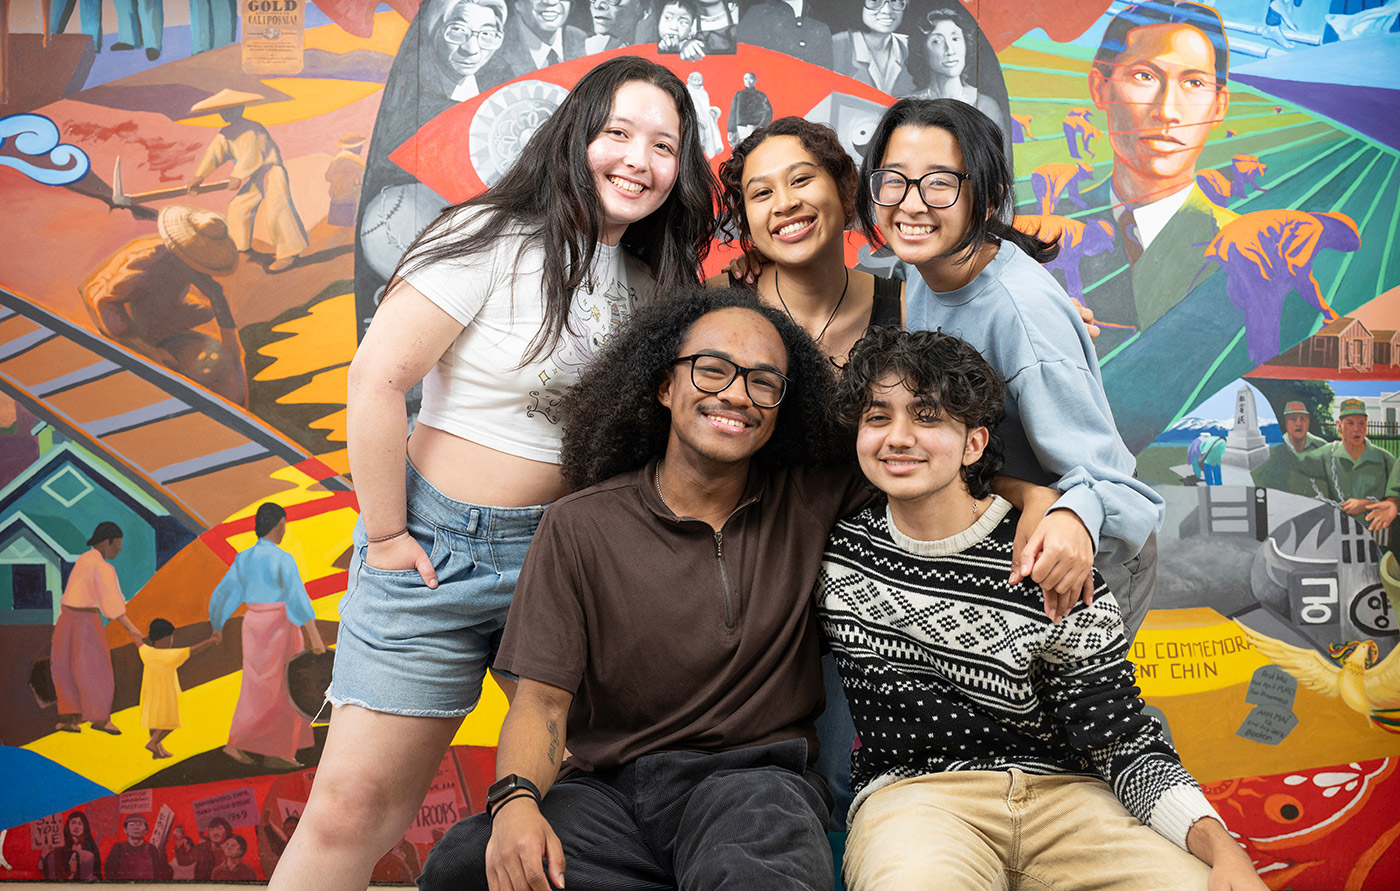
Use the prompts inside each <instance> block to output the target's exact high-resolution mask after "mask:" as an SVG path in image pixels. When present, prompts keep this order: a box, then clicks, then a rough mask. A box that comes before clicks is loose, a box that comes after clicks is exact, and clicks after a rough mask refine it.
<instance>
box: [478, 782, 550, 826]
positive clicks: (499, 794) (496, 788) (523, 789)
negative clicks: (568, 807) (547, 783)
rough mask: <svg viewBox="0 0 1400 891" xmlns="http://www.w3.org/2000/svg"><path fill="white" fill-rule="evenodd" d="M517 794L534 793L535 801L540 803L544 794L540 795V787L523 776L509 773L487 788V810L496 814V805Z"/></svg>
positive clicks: (493, 814)
mask: <svg viewBox="0 0 1400 891" xmlns="http://www.w3.org/2000/svg"><path fill="white" fill-rule="evenodd" d="M517 795H532V796H534V798H535V803H536V804H539V803H540V800H541V798H542V797H543V796H541V795H540V790H539V787H538V786H536V785H535V784H534V783H532V782H530V781H529V780H527V779H525V778H524V777H522V776H516V775H515V774H513V773H512V774H507V775H506V776H503V777H501V778H500V779H499V780H497V781H496V782H494V783H492V784H491V788H489V789H487V790H486V812H487V813H488V814H491V815H492V816H495V809H496V805H498V804H503V803H505V801H506V799H508V798H513V797H515V796H517Z"/></svg>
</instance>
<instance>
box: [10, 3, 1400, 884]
mask: <svg viewBox="0 0 1400 891" xmlns="http://www.w3.org/2000/svg"><path fill="white" fill-rule="evenodd" d="M1124 9H1125V4H1123V3H1120V2H1116V0H1115V2H1111V3H1110V2H1108V0H1061V2H1050V0H1032V2H1010V0H968V2H966V3H964V4H962V5H958V4H957V3H953V2H946V3H943V2H938V3H935V2H933V0H864V2H861V0H815V2H814V0H806V2H802V0H791V2H785V0H746V2H738V3H735V2H695V0H679V2H677V0H670V2H667V0H593V2H591V3H585V2H583V0H572V2H569V0H563V2H560V0H421V2H420V0H392V2H389V3H387V4H377V3H376V2H375V0H312V2H302V0H189V2H188V3H186V2H184V0H140V2H135V0H118V2H117V3H116V4H115V6H113V5H112V4H110V3H104V2H102V0H81V2H75V0H53V2H48V0H45V2H43V3H40V2H39V0H18V2H15V3H7V4H3V5H0V15H5V14H7V15H8V21H7V22H6V23H5V25H6V27H4V28H0V78H2V79H0V202H3V209H4V212H3V213H0V244H3V245H4V249H3V251H0V653H3V654H4V655H3V657H0V715H3V718H0V743H3V745H0V782H3V785H4V788H5V793H4V795H3V796H0V829H4V831H3V845H2V846H0V878H4V879H16V880H22V879H37V878H50V879H67V878H78V879H88V878H100V879H103V880H108V881H112V880H122V879H128V878H141V877H147V878H174V879H183V880H199V879H210V878H213V879H254V878H261V877H265V876H267V875H268V874H269V873H270V871H271V870H272V868H273V866H274V865H275V864H276V862H277V858H278V856H279V854H280V852H281V851H282V850H283V849H284V847H285V845H286V842H287V838H288V837H289V836H290V835H291V834H292V833H293V832H295V830H296V824H297V819H298V815H299V814H300V812H301V809H302V808H303V806H304V803H305V801H306V798H307V790H308V789H309V787H310V783H311V781H312V778H313V776H314V774H315V765H316V763H317V759H318V756H319V753H320V747H321V744H322V742H323V740H324V728H323V726H321V725H320V724H319V723H317V720H318V718H323V717H324V715H320V714H318V713H319V711H320V691H321V690H322V689H323V688H324V684H325V679H326V677H327V673H328V671H329V660H330V659H331V658H332V657H333V652H334V643H335V631H336V622H337V612H336V604H337V600H338V598H339V595H340V594H341V593H343V591H344V589H345V581H346V567H347V566H348V560H349V554H348V548H349V542H350V530H351V527H352V525H353V524H354V521H355V517H356V501H355V496H354V492H353V489H352V487H351V485H350V482H349V480H348V479H347V478H346V474H347V471H348V468H347V463H346V456H345V404H344V402H345V389H346V370H347V366H348V363H349V361H350V359H351V356H352V354H353V352H354V349H355V344H356V342H357V337H358V335H359V333H360V332H361V331H362V330H363V327H364V325H365V324H366V321H367V320H368V318H369V317H370V316H371V315H372V314H373V312H374V307H375V306H376V303H377V301H378V300H379V299H380V297H381V296H382V290H383V287H384V284H385V282H386V280H387V278H388V276H389V275H390V274H391V273H392V270H393V267H394V265H395V262H396V261H397V259H398V257H399V255H400V254H401V253H402V251H403V250H404V248H405V247H406V246H407V245H408V243H409V242H410V241H411V240H412V239H413V237H414V236H415V235H416V233H417V232H418V231H420V230H421V229H422V227H423V226H425V225H426V224H427V223H428V221H429V220H430V219H431V218H432V217H433V216H434V215H435V214H436V212H437V210H438V209H439V208H441V207H442V206H443V205H445V204H447V203H450V202H455V201H459V200H462V199H464V198H466V197H469V196H470V195H472V194H474V193H475V192H477V191H479V190H480V189H481V188H483V186H488V185H490V184H492V183H493V182H495V181H496V179H497V178H498V177H499V176H500V175H501V173H502V171H503V170H504V169H506V167H508V166H509V164H510V163H511V160H512V159H513V158H514V156H515V153H516V152H517V151H518V149H519V147H520V146H521V145H523V143H524V142H525V141H526V140H527V139H528V138H529V136H530V134H531V133H532V132H533V130H534V128H535V127H536V126H537V125H538V123H539V122H540V121H541V120H543V119H544V118H545V117H546V116H547V115H548V114H549V113H550V112H551V111H552V110H553V109H554V108H555V107H556V106H557V105H558V103H559V101H560V99H561V97H562V96H564V95H565V93H566V92H567V90H568V89H569V88H570V87H571V85H572V84H573V83H575V82H576V81H577V80H578V78H579V77H580V76H581V75H582V74H583V73H584V72H585V71H587V70H588V69H589V68H590V67H592V66H593V65H594V64H596V63H597V62H598V61H600V60H602V59H605V58H608V57H611V56H613V55H617V54H622V53H634V54H638V55H642V56H646V57H648V58H653V59H657V60H659V61H661V62H662V63H663V64H665V65H667V66H668V67H670V68H672V69H673V70H674V71H675V72H676V73H677V74H679V75H680V76H681V77H682V78H684V79H685V80H686V81H687V83H688V84H689V87H690V93H691V96H692V98H693V99H694V102H695V106H696V110H697V112H698V114H699V116H700V119H701V121H702V123H703V129H704V131H705V139H704V144H705V149H706V154H707V155H709V156H710V158H711V161H712V163H714V164H716V165H717V164H718V163H719V162H720V161H722V160H723V159H724V158H725V157H726V156H727V154H728V152H729V148H730V146H731V145H732V144H734V143H735V142H737V141H738V140H739V139H742V138H743V136H744V135H746V134H747V133H748V132H749V131H750V130H751V129H752V128H753V127H755V126H759V125H762V124H763V123H765V122H766V121H767V120H768V119H770V118H771V117H772V116H781V115H787V114H797V115H803V116H806V117H808V118H811V119H813V120H819V121H823V122H827V123H829V124H831V126H833V127H834V128H835V129H836V130H837V131H838V133H839V134H840V135H841V138H842V141H843V143H844V144H845V146H846V147H847V149H848V150H849V151H850V152H851V154H852V155H853V156H855V157H856V158H857V160H859V158H860V156H861V153H862V152H863V150H864V148H865V147H866V144H867V140H868V138H869V134H870V132H871V130H872V127H873V125H874V122H875V121H876V119H877V118H878V116H879V115H880V113H881V110H882V108H883V107H884V106H886V105H887V104H888V103H889V102H890V101H891V100H892V97H899V96H905V95H923V96H951V97H954V98H963V99H965V100H966V101H971V102H974V103H975V104H976V105H977V106H978V107H980V108H982V109H983V110H985V111H987V112H988V113H989V114H990V115H991V116H993V117H994V118H996V119H997V120H998V121H999V123H1000V124H1001V125H1002V127H1003V130H1004V132H1005V133H1006V137H1007V147H1008V149H1009V150H1010V151H1011V152H1012V154H1013V159H1014V165H1015V171H1016V176H1017V186H1018V194H1017V198H1018V214H1019V215H1020V216H1021V219H1020V221H1019V224H1020V225H1022V226H1023V227H1026V228H1028V229H1038V230H1039V231H1041V232H1042V233H1045V232H1053V233H1058V234H1059V236H1060V238H1061V244H1062V249H1061V252H1060V255H1059V257H1058V258H1057V259H1056V260H1055V261H1054V262H1053V264H1052V267H1051V268H1052V269H1053V270H1054V272H1055V275H1056V276H1057V277H1058V278H1060V279H1061V280H1062V281H1063V283H1064V284H1065V286H1066V288H1067V290H1068V291H1069V293H1070V294H1071V296H1072V297H1073V298H1074V299H1075V300H1077V301H1080V302H1081V303H1083V304H1084V305H1087V306H1089V307H1091V308H1093V310H1094V312H1095V314H1096V315H1097V317H1098V319H1099V320H1100V322H1101V324H1102V325H1103V328H1104V334H1103V336H1102V337H1100V338H1099V340H1098V341H1097V347H1098V349H1099V357H1100V362H1101V367H1102V370H1103V377H1104V382H1105V386H1106V388H1107V390H1108V393H1109V397H1110V400H1111V402H1112V405H1113V410H1114V414H1115V417H1116V419H1117V421H1118V424H1119V426H1120V429H1121V432H1122V434H1123V438H1124V440H1125V441H1126V442H1128V443H1129V445H1130V447H1131V448H1132V450H1133V451H1134V452H1135V453H1136V454H1137V455H1138V460H1139V474H1140V476H1141V477H1142V478H1143V479H1145V480H1147V481H1149V482H1150V483H1151V484H1152V485H1153V486H1154V487H1156V488H1157V489H1158V490H1159V491H1160V492H1161V493H1162V495H1163V497H1164V498H1165V499H1166V502H1167V506H1168V510H1167V520H1166V526H1165V528H1164V529H1163V531H1162V533H1161V536H1160V568H1159V575H1158V581H1157V592H1156V600H1155V604H1154V605H1155V609H1154V611H1153V612H1152V613H1151V615H1150V616H1149V619H1148V622H1147V624H1146V626H1145V627H1144V628H1143V630H1142V632H1141V633H1140V634H1139V635H1138V637H1137V640H1136V642H1135V644H1134V647H1133V654H1132V655H1133V659H1134V661H1135V662H1136V664H1137V667H1138V675H1139V681H1140V684H1141V687H1142V690H1143V693H1144V695H1145V697H1146V699H1147V701H1148V703H1149V705H1150V706H1151V707H1152V708H1153V709H1155V710H1156V712H1157V713H1158V714H1159V715H1160V717H1161V718H1162V720H1163V721H1164V723H1165V724H1166V726H1167V728H1168V731H1169V733H1170V735H1171V737H1172V738H1173V740H1174V742H1175V744H1176V746H1177V747H1178V749H1179V750H1180V752H1181V754H1182V757H1183V760H1184V761H1185V763H1186V765H1187V767H1188V768H1189V769H1190V770H1191V771H1192V772H1193V773H1194V774H1195V775H1196V776H1197V777H1198V778H1199V779H1200V780H1201V781H1202V783H1203V785H1204V786H1205V788H1206V790H1207V793H1208V794H1209V795H1210V797H1211V798H1212V800H1213V801H1214V802H1215V804H1216V806H1217V808H1218V809H1219V810H1220V812H1221V814H1222V815H1223V816H1224V818H1225V820H1226V822H1227V823H1228V825H1229V827H1230V829H1231V830H1232V831H1233V832H1234V833H1235V834H1236V835H1237V836H1238V837H1239V839H1240V841H1241V843H1242V844H1244V845H1245V846H1246V847H1247V849H1248V851H1249V853H1250V855H1251V856H1252V857H1253V858H1254V862H1255V865H1256V866H1257V867H1258V868H1259V870H1260V872H1261V874H1262V875H1263V876H1264V877H1265V879H1266V880H1267V882H1268V884H1269V885H1270V887H1273V888H1298V889H1341V888H1344V889H1385V888H1390V889H1393V888H1397V887H1400V838H1398V837H1400V826H1397V824H1396V822H1395V818H1394V812H1395V805H1396V803H1397V802H1400V770H1397V760H1400V735H1397V733H1400V700H1397V699H1396V698H1395V690H1396V689H1397V686H1400V681H1397V676H1398V675H1400V656H1396V655H1394V654H1395V652H1396V642H1397V640H1400V633H1397V624H1396V623H1397V612H1400V566H1398V565H1397V562H1396V555H1395V549H1394V546H1393V544H1392V540H1391V537H1390V536H1391V530H1390V529H1386V528H1382V527H1384V526H1385V525H1386V523H1387V522H1388V521H1389V519H1393V518H1394V516H1395V509H1394V507H1393V506H1391V507H1387V506H1386V505H1387V502H1385V501H1383V500H1381V499H1384V498H1386V496H1387V495H1388V496H1390V497H1391V498H1392V499H1393V498H1395V497H1396V496H1400V473H1398V472H1397V471H1395V470H1394V469H1393V468H1394V465H1395V455H1396V454H1397V452H1400V418H1397V412H1400V392H1397V391H1400V260H1397V259H1396V257H1397V256H1400V249H1397V245H1396V243H1395V242H1396V232H1397V228H1398V227H1400V200H1398V199H1400V6H1397V4H1396V3H1395V2H1394V0H1218V2H1217V3H1216V5H1215V6H1214V7H1213V9H1214V14H1212V13H1211V12H1210V10H1205V11H1204V12H1202V11H1201V10H1199V9H1197V10H1194V11H1193V9H1192V8H1190V7H1187V8H1184V12H1179V15H1181V16H1185V18H1184V19H1182V22H1183V23H1179V24H1178V25H1177V26H1175V27H1172V28H1167V29H1158V30H1157V31H1156V32H1154V34H1156V35H1157V38H1158V39H1155V40H1154V41H1143V40H1139V39H1137V38H1132V39H1127V38H1125V36H1124V33H1123V31H1124V29H1123V28H1122V27H1119V26H1117V25H1114V24H1113V20H1114V18H1115V16H1117V15H1118V14H1119V13H1120V12H1123V11H1124ZM1182 72H1187V74H1182ZM1158 195H1166V196H1167V197H1164V198H1160V199H1159V198H1157V197H1155V196H1158ZM1129 205H1131V206H1133V207H1135V208H1137V209H1136V210H1135V211H1133V212H1129V211H1127V209H1126V208H1127V207H1128V206H1129ZM849 252H850V258H851V260H852V261H859V262H860V263H861V264H862V265H864V266H865V267H866V268H869V269H871V270H872V271H877V272H878V271H887V270H888V269H889V268H890V265H891V263H890V258H889V257H888V256H885V255H882V254H881V253H879V252H875V253H872V252H871V250H870V248H869V246H868V245H864V244H863V243H859V242H858V241H857V239H855V237H854V236H853V237H852V239H851V241H850V243H849ZM730 255H732V252H731V251H725V250H720V251H717V252H716V254H715V255H714V257H712V260H711V266H712V268H711V269H710V270H708V271H710V272H713V271H714V270H715V268H717V267H718V265H719V264H721V263H722V262H724V259H725V258H726V257H728V256H730ZM268 501H271V502H275V503H277V504H279V505H282V506H283V507H284V508H285V509H286V512H287V518H288V525H287V527H286V532H285V535H284V536H283V538H282V540H281V542H280V545H279V546H280V547H282V548H283V549H284V550H286V551H287V552H289V553H290V554H291V555H292V556H293V557H294V558H295V560H296V563H297V566H298V568H299V570H300V575H301V579H302V581H303V582H304V584H305V589H306V595H307V596H306V597H305V598H301V597H300V595H299V594H297V595H296V596H294V597H291V598H289V599H288V601H287V604H286V606H285V615H286V616H287V618H288V619H290V621H291V625H290V626H288V627H289V628H291V629H292V631H291V632H289V633H290V635H291V636H290V637H289V636H288V634H281V635H280V636H278V635H277V634H274V633H273V632H272V631H271V630H269V628H270V626H269V625H268V623H267V619H266V613H265V612H264V611H262V610H259V609H254V610H251V611H250V610H249V609H248V608H247V607H246V606H243V605H240V604H241V598H242V594H241V592H240V591H238V590H236V586H231V585H230V584H225V585H223V586H221V585H220V582H221V580H222V579H224V577H225V574H226V573H227V572H228V570H229V567H230V565H231V563H232V562H233V560H234V557H235V556H236V555H237V554H238V553H239V552H240V551H243V550H245V549H247V548H249V547H251V546H252V545H253V543H254V541H255V532H254V513H255V511H256V509H257V507H258V505H259V504H262V503H264V502H268ZM1394 503H1395V502H1394V501H1391V502H1389V504H1391V505H1393V504H1394ZM104 523H115V524H116V525H117V527H119V529H120V542H121V544H120V547H119V548H117V549H116V553H112V552H111V551H112V547H111V545H110V542H111V538H110V536H109V537H108V538H107V539H103V540H98V539H100V529H99V527H100V525H101V524H104ZM95 532H97V533H99V535H94V533H95ZM94 540H96V543H95V544H93V542H94ZM68 594H71V595H72V600H71V601H67V600H66V601H65V602H70V603H73V604H77V606H75V607H73V608H72V609H69V608H60V598H66V597H67V596H68ZM278 615H279V616H281V615H282V614H281V613H280V612H279V613H278ZM119 616H121V617H124V621H123V619H121V618H118V617H119ZM279 621H281V620H280V619H279ZM284 624H285V622H284ZM298 625H300V626H301V628H300V629H297V628H296V627H295V626H298ZM166 628H168V629H170V631H168V632H166V631H165V629H166ZM153 629H154V630H153ZM245 629H246V630H245ZM156 631H160V632H162V634H163V636H161V635H158V634H156V633H155V632H156ZM141 638H158V639H157V640H155V641H154V643H153V645H151V644H143V645H140V646H138V641H139V640H140V639H141ZM211 640H212V641H213V642H212V643H209V644H205V642H206V641H211ZM289 642H290V643H289ZM328 647H329V651H327V648H328ZM186 648H188V652H186ZM1386 679H1388V680H1386ZM504 709H505V702H504V698H503V697H502V696H501V695H500V694H499V691H496V690H495V689H494V688H492V690H491V691H490V692H489V693H488V694H487V695H486V697H485V698H484V699H483V702H482V705H481V706H480V707H479V708H478V710H477V711H476V712H475V713H474V714H473V715H472V716H470V717H469V718H468V719H467V720H466V721H465V722H464V724H463V726H462V729H461V731H460V733H459V734H458V737H457V739H456V740H455V743H456V744H455V745H454V747H453V748H452V750H451V751H450V752H449V754H448V756H447V758H446V759H445V760H444V761H443V763H442V767H441V771H440V774H439V777H438V781H437V782H436V783H435V784H434V786H433V790H432V791H431V793H430V794H429V796H428V799H427V801H425V802H424V805H423V808H422V810H421V812H420V815H419V819H418V821H417V822H416V824H415V825H414V827H413V828H412V830H411V831H410V832H409V833H408V834H407V835H406V836H405V837H404V839H403V842H402V843H401V844H399V845H398V846H396V847H395V849H394V850H393V851H391V852H390V853H389V854H388V855H386V856H385V857H384V859H383V860H382V861H380V863H379V866H378V868H377V869H376V873H375V878H376V879H377V880H383V881H390V882H410V881H411V880H412V879H413V878H414V876H415V875H416V874H417V871H418V869H419V865H420V864H421V862H422V860H423V858H424V857H425V856H426V854H427V852H428V850H429V849H430V848H431V846H432V844H433V842H434V841H435V840H436V839H437V838H438V837H440V836H441V833H442V832H443V831H444V830H445V829H446V827H448V826H450V825H451V824H452V823H453V822H454V821H455V820H456V819H457V818H458V817H460V816H462V815H465V814H467V813H470V812H473V811H476V810H479V809H480V808H481V807H482V805H483V804H484V795H485V791H484V790H485V786H486V785H487V784H488V783H489V781H490V779H491V776H492V770H493V767H492V763H493V756H494V748H493V747H494V745H495V742H496V736H497V731H498V729H499V726H500V721H501V717H502V715H503V713H504ZM157 734H159V735H157ZM5 827H8V828H5Z"/></svg>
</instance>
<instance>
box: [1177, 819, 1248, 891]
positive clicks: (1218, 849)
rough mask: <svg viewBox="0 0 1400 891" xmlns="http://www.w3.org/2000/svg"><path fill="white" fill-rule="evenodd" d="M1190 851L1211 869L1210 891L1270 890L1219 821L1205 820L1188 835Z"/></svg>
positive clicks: (1198, 821)
mask: <svg viewBox="0 0 1400 891" xmlns="http://www.w3.org/2000/svg"><path fill="white" fill-rule="evenodd" d="M1186 850H1188V851H1190V852H1191V853H1192V854H1194V855H1195V856H1196V859H1197V860H1200V861H1201V862H1202V863H1204V864H1206V865H1207V866H1209V867H1210V878H1209V879H1208V880H1207V882H1206V887H1207V888H1208V889H1209V891H1263V889H1265V888H1267V887H1268V886H1267V885H1265V884H1264V880H1263V879H1261V878H1259V874H1258V873H1256V872H1255V871H1254V864H1252V863H1250V862H1249V856H1248V855H1247V854H1245V852H1244V849H1243V848H1241V847H1240V846H1239V843H1238V842H1236V841H1235V840H1234V839H1233V838H1231V837H1230V833H1229V832H1227V831H1226V829H1225V827H1224V826H1223V825H1221V823H1220V821H1219V820H1216V819H1215V818H1214V817H1204V818H1202V819H1200V820H1197V821H1196V822H1195V823H1194V824H1192V826H1191V829H1190V831H1188V832H1187V833H1186Z"/></svg>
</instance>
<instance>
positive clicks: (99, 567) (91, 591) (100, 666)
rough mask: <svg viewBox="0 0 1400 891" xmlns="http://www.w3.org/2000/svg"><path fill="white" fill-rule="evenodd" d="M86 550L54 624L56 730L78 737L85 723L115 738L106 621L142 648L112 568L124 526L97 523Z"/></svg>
mask: <svg viewBox="0 0 1400 891" xmlns="http://www.w3.org/2000/svg"><path fill="white" fill-rule="evenodd" d="M88 547H90V548H91V549H92V550H89V551H85V552H84V553H83V554H82V556H80V557H79V558H78V562H76V563H75V564H73V571H72V572H71V573H69V575H68V584H67V586H66V587H65V588H64V589H63V597H62V598H60V599H59V601H58V603H59V614H58V620H57V621H56V622H54V625H53V648H52V650H50V652H49V664H50V666H51V669H52V672H53V685H54V687H55V689H56V690H57V691H58V724H57V725H56V727H57V729H58V730H64V731H67V732H69V733H77V732H78V731H79V729H80V728H79V725H80V724H81V723H82V722H83V721H85V720H86V721H91V722H92V729H93V730H101V731H102V732H103V733H110V734H112V735H113V736H117V735H119V734H120V733H121V731H120V730H118V729H117V725H115V724H113V723H112V693H113V690H114V688H115V685H114V681H113V678H112V656H111V653H110V652H109V651H108V649H107V635H106V632H104V631H103V630H102V618H103V617H104V616H105V617H106V618H107V620H108V621H109V622H119V623H121V626H122V627H123V628H125V629H126V633H127V634H128V635H130V636H131V641H132V643H134V644H136V645H137V646H138V647H139V646H141V644H142V643H143V638H142V637H141V632H140V631H138V630H137V629H136V626H135V625H134V624H132V622H131V620H130V619H128V618H127V617H126V598H125V597H123V596H122V588H121V584H120V583H119V582H118V581H117V571H116V570H115V569H113V568H112V564H111V561H112V560H115V559H117V555H118V554H120V553H121V552H122V530H121V527H120V526H118V525H117V524H116V523H112V522H110V521H103V522H101V523H98V524H97V529H96V530H95V531H94V532H93V533H92V538H90V539H88Z"/></svg>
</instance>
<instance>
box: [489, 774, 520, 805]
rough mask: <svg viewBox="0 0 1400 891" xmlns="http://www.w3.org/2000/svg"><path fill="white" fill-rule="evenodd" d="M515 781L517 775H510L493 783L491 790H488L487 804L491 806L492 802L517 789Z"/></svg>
mask: <svg viewBox="0 0 1400 891" xmlns="http://www.w3.org/2000/svg"><path fill="white" fill-rule="evenodd" d="M515 781H516V776H515V774H510V775H509V776H504V777H501V778H500V779H499V780H497V781H496V782H494V783H492V784H491V786H490V788H488V789H487V790H486V803H487V804H490V803H491V802H493V801H495V800H496V799H498V798H500V797H501V796H502V795H505V794H506V793H507V792H510V791H511V790H513V789H515V788H516V785H515Z"/></svg>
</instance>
